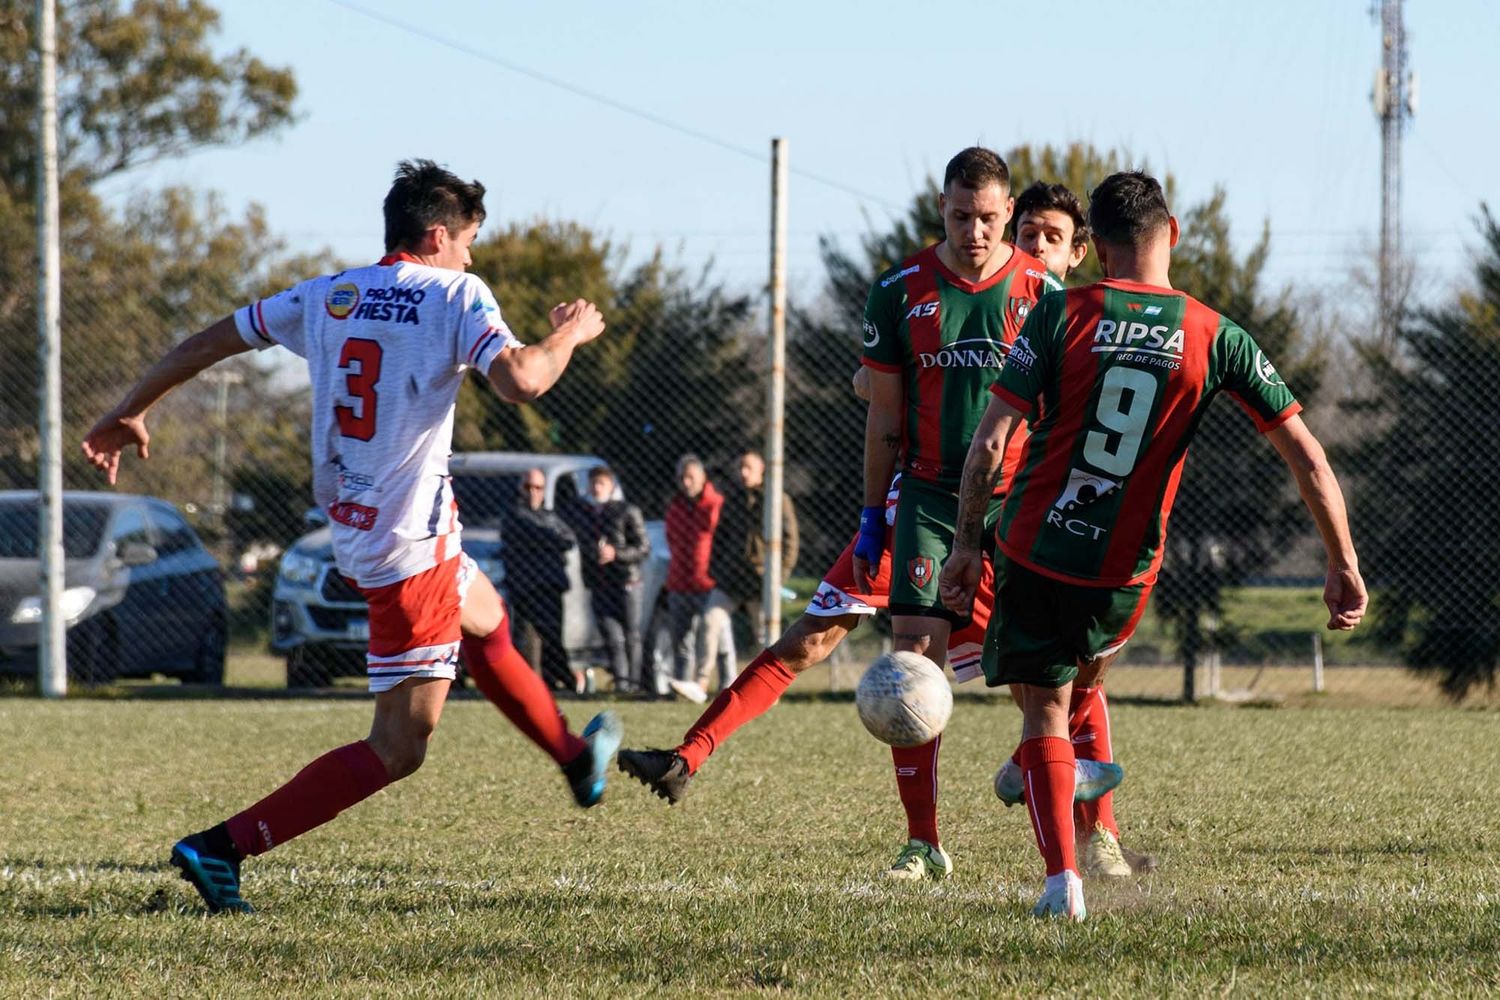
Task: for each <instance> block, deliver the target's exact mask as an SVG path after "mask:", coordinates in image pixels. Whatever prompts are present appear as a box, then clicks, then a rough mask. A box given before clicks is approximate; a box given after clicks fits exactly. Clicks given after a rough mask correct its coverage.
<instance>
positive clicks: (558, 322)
mask: <svg viewBox="0 0 1500 1000" xmlns="http://www.w3.org/2000/svg"><path fill="white" fill-rule="evenodd" d="M547 319H548V320H550V321H551V323H552V329H553V330H561V329H562V328H563V327H565V326H571V327H572V332H574V333H575V334H577V335H578V341H579V343H584V344H586V343H588V342H589V341H590V340H593V339H594V338H595V337H597V336H599V334H601V333H603V332H604V314H603V313H601V312H600V311H599V307H598V306H596V305H594V304H593V303H592V302H589V301H586V300H584V299H574V300H573V301H572V302H559V303H558V304H557V305H555V306H553V307H552V311H551V312H550V313H548V314H547Z"/></svg>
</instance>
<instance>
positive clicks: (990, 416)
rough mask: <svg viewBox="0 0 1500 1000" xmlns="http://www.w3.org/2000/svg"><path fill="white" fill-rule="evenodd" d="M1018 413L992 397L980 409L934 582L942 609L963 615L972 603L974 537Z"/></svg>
mask: <svg viewBox="0 0 1500 1000" xmlns="http://www.w3.org/2000/svg"><path fill="white" fill-rule="evenodd" d="M1020 416H1021V412H1020V411H1019V410H1017V409H1016V408H1015V407H1013V406H1011V405H1010V404H1009V403H1006V402H1005V401H1004V400H1001V399H998V398H992V399H991V400H990V405H989V406H988V407H986V408H985V411H984V416H983V417H982V418H981V419H980V421H979V426H978V427H977V428H975V430H974V437H973V439H972V440H971V441H970V442H969V454H968V457H967V458H965V459H964V471H963V475H962V477H961V478H960V479H959V485H958V518H957V520H956V521H955V525H954V531H953V550H952V551H951V552H950V553H949V554H948V558H947V560H946V561H945V562H944V563H943V572H942V575H941V576H939V577H938V596H940V597H941V598H942V600H943V604H945V605H946V606H947V607H948V610H950V611H953V612H955V613H957V614H968V613H969V608H970V607H971V606H972V605H973V603H974V591H975V589H976V588H978V586H979V574H980V572H981V569H982V565H981V559H982V557H981V556H980V554H979V542H980V540H981V539H980V536H981V535H982V534H983V532H984V515H985V511H986V510H988V509H989V503H990V497H991V496H993V495H994V492H995V481H996V480H997V479H999V477H1000V469H1001V465H1002V464H1003V463H1004V460H1005V445H1006V442H1007V441H1009V440H1010V435H1011V433H1012V432H1013V431H1014V429H1015V427H1016V424H1017V421H1018V420H1019V418H1020Z"/></svg>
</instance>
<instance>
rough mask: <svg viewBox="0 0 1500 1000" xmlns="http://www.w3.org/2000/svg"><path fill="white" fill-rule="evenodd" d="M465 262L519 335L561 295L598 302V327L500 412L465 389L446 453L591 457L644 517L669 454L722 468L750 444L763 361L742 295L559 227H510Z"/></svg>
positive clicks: (758, 421)
mask: <svg viewBox="0 0 1500 1000" xmlns="http://www.w3.org/2000/svg"><path fill="white" fill-rule="evenodd" d="M473 255H474V272H475V273H476V274H478V275H479V276H480V277H482V278H484V279H485V280H486V281H487V282H489V283H490V284H491V285H492V286H493V287H494V288H495V289H496V294H497V295H498V296H499V298H500V302H501V308H502V310H503V311H504V313H505V316H506V321H507V322H508V323H510V324H511V325H512V327H513V328H514V329H515V330H516V331H517V334H518V335H519V336H521V337H522V339H523V340H528V341H534V340H537V339H539V338H540V337H541V336H543V335H544V334H546V333H547V332H548V331H549V330H550V326H549V324H548V322H547V318H546V317H547V312H548V310H550V309H551V308H552V307H553V306H554V305H556V304H557V303H559V302H562V301H571V300H572V299H574V298H586V299H589V300H591V301H593V302H596V303H598V305H599V307H600V309H601V310H602V311H603V313H604V317H605V320H606V322H607V323H608V328H607V329H606V331H605V333H604V336H603V337H601V338H600V339H599V340H596V341H594V342H593V343H591V344H588V345H587V346H585V347H584V348H583V349H582V350H580V351H578V352H576V353H575V354H574V356H573V361H572V363H571V364H570V366H569V368H568V372H567V374H566V375H565V376H564V378H563V379H562V380H561V381H559V382H558V384H557V385H556V387H554V388H553V389H552V390H551V391H550V392H548V393H547V394H546V395H545V396H543V397H542V398H541V399H539V400H537V401H536V402H535V403H533V404H530V405H527V406H519V407H517V406H509V405H505V404H502V403H500V402H499V401H498V400H497V399H496V398H495V397H494V395H493V394H492V393H491V392H490V391H489V389H488V388H486V387H484V386H482V385H478V384H474V383H471V384H470V385H468V386H466V387H465V392H464V394H463V396H462V397H461V398H460V410H459V414H458V425H459V429H458V430H457V431H456V433H455V437H454V447H455V448H456V449H476V448H491V449H512V450H522V451H541V452H589V453H594V454H598V455H600V456H601V457H603V458H604V459H605V460H606V461H608V462H609V463H610V464H611V465H614V466H616V467H617V468H618V470H619V472H620V475H621V478H622V480H623V482H624V484H625V487H626V489H627V491H628V492H629V494H630V496H631V498H632V499H633V500H635V501H636V502H637V503H639V504H640V505H641V507H642V509H643V510H644V511H646V512H648V516H654V515H656V514H658V513H659V512H660V511H661V509H662V507H663V506H664V505H665V502H666V500H667V498H668V496H669V495H670V493H671V491H672V490H673V489H674V488H675V476H674V466H675V463H676V461H677V457H678V456H679V455H681V454H682V453H684V452H688V451H693V452H697V453H699V454H700V455H701V456H702V457H703V458H705V459H706V460H708V461H709V463H710V465H716V464H717V465H721V466H722V465H724V464H726V463H727V462H728V460H729V459H730V458H732V457H733V455H734V454H735V452H736V451H737V450H738V449H741V448H744V447H746V446H747V445H749V444H751V443H752V442H754V441H757V440H759V438H760V436H761V434H762V428H763V419H762V417H761V413H762V411H763V409H764V407H763V406H761V405H760V403H759V400H760V394H761V392H762V390H761V389H760V387H759V378H760V375H759V372H760V371H761V367H762V366H761V362H760V357H759V355H760V352H759V351H758V349H757V348H758V344H759V343H760V339H759V337H758V336H757V335H756V334H755V332H754V331H752V330H751V329H750V325H749V323H750V316H751V306H750V300H749V299H748V298H747V297H744V296H736V295H731V294H729V293H728V292H726V291H725V290H724V289H723V288H722V286H720V285H718V284H716V283H715V282H713V281H712V280H711V276H710V274H709V273H708V271H707V270H706V269H705V271H703V272H702V273H700V274H698V275H696V276H694V275H690V274H688V273H687V272H685V271H683V270H681V269H678V268H675V267H673V266H671V265H669V264H668V263H667V262H666V261H665V260H664V259H663V257H662V255H661V253H660V251H658V252H657V253H656V254H655V255H653V256H652V257H650V258H648V259H646V260H645V261H643V262H641V263H639V264H637V265H634V266H627V265H626V264H625V261H624V257H625V254H624V251H623V250H617V249H616V248H615V247H613V246H612V245H611V244H610V243H608V242H607V241H601V240H599V238H598V237H597V236H595V235H594V234H593V233H592V232H590V231H589V230H588V229H586V228H584V227H582V226H579V225H576V224H571V223H551V222H535V223H530V224H513V225H511V226H509V227H507V228H506V229H503V230H501V231H499V232H497V233H495V234H494V235H493V236H491V237H486V238H484V239H482V240H481V241H480V242H478V243H476V244H475V247H474V250H473Z"/></svg>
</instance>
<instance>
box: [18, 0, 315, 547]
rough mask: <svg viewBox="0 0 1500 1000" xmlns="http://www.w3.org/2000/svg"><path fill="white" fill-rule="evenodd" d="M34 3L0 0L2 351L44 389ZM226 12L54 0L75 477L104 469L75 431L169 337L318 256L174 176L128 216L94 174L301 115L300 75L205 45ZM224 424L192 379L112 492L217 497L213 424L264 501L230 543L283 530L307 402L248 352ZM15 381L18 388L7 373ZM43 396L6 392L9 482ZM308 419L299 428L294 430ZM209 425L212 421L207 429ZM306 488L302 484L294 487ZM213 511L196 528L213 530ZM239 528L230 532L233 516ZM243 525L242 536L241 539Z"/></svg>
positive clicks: (187, 1) (71, 471)
mask: <svg viewBox="0 0 1500 1000" xmlns="http://www.w3.org/2000/svg"><path fill="white" fill-rule="evenodd" d="M32 7H33V5H32V4H30V3H24V2H21V0H0V356H4V357H6V358H14V359H16V363H15V366H14V368H11V369H8V373H10V374H12V376H13V377H14V378H15V379H16V383H17V384H18V385H26V386H28V387H30V386H34V385H36V384H37V381H38V378H37V376H36V374H35V373H36V363H35V361H34V360H31V359H34V358H35V357H36V298H35V296H36V286H37V276H36V270H35V268H36V263H35V261H36V252H35V215H34V183H33V182H34V175H33V169H34V166H33V161H34V158H35V131H34V128H33V120H32V118H33V114H34V108H35V87H36V80H35V65H36V61H35V59H34V58H32V57H31V56H30V54H29V47H30V46H31V45H32V38H31V35H30V15H31V10H32ZM217 25H218V14H217V12H216V11H215V10H214V9H213V8H212V7H210V6H208V5H207V4H205V3H202V2H199V0H137V2H135V3H131V4H128V5H122V4H120V3H116V2H105V0H94V2H77V3H64V4H61V5H60V10H59V23H58V43H59V67H58V77H59V81H60V82H59V87H60V92H59V132H60V136H59V140H60V147H61V156H62V163H63V168H64V170H63V175H62V179H61V190H60V195H61V201H62V204H61V217H62V227H63V232H62V247H63V260H62V264H63V274H62V279H63V303H62V306H63V308H62V371H63V382H64V391H63V441H64V477H65V481H66V482H67V484H68V485H69V486H70V487H74V488H97V487H98V486H99V485H100V480H99V478H98V476H97V474H96V473H94V472H93V470H91V469H89V468H87V467H86V466H85V465H84V463H83V462H82V460H81V456H80V455H79V453H78V451H77V442H78V440H79V439H80V438H81V437H82V435H83V433H84V431H86V430H87V428H88V427H89V426H90V425H91V424H92V423H93V422H94V420H95V419H97V418H98V417H99V416H100V415H101V414H103V413H104V412H105V411H107V410H108V409H109V408H110V407H111V406H112V405H114V403H115V402H116V401H117V400H118V398H119V396H120V394H121V391H122V389H123V386H124V385H125V384H127V383H128V381H129V380H132V379H134V378H135V377H136V376H137V375H138V374H139V373H140V372H142V371H143V370H144V369H145V368H146V367H147V366H148V365H149V364H151V363H152V362H154V361H155V360H156V359H157V358H158V357H160V356H161V355H162V354H163V353H164V352H165V351H166V350H167V349H168V348H170V347H171V345H172V344H174V343H176V342H177V341H178V340H181V339H182V338H183V337H185V336H187V335H189V334H191V333H193V332H195V331H196V330H198V329H201V328H202V327H204V326H207V325H208V324H209V323H211V322H213V321H214V320H216V319H218V318H220V317H221V316H223V315H225V314H226V313H228V312H229V311H230V310H231V309H233V308H234V307H236V306H239V305H243V304H244V303H245V302H247V301H251V300H253V299H255V298H258V297H260V296H262V295H265V294H267V293H269V292H271V291H274V290H277V289H279V288H282V287H285V286H286V285H287V284H289V283H291V282H292V281H294V280H298V279H300V278H302V277H305V276H306V274H307V273H308V272H309V271H312V270H314V269H315V268H316V266H317V265H316V263H315V262H314V260H313V259H312V258H308V257H298V256H294V255H292V254H291V253H290V252H289V251H288V248H287V246H286V245H285V244H284V243H283V242H282V241H281V240H279V239H277V238H276V237H275V236H273V235H272V234H271V232H270V231H269V229H268V227H267V225H266V222H265V218H264V216H263V215H262V213H261V212H260V210H259V209H256V208H252V209H251V210H250V211H249V212H247V213H246V215H245V217H244V218H242V219H231V218H229V217H227V216H226V214H225V212H224V210H223V209H222V207H221V205H220V203H219V202H218V200H217V199H216V198H214V197H213V196H211V195H203V194H200V193H196V192H193V191H190V190H187V189H168V190H165V191H161V192H157V193H153V194H147V195H142V196H140V197H139V198H137V199H136V200H134V201H132V202H131V203H130V204H128V205H127V206H126V207H125V208H124V209H123V210H122V211H120V212H118V213H117V212H112V211H110V210H109V209H107V208H106V207H105V206H104V205H103V203H102V202H101V201H100V200H99V198H98V197H97V196H96V194H95V192H94V190H93V184H94V183H95V182H97V181H98V180H99V179H101V178H103V177H107V176H110V175H112V174H116V173H119V172H120V171H122V170H127V169H129V168H131V167H133V166H137V165H140V164H142V163H146V162H150V161H152V160H156V159H160V158H163V157H169V156H176V155H181V154H183V153H185V152H188V151H190V150H193V149H196V148H200V147H205V146H213V145H225V144H231V143H236V142H240V141H243V140H245V139H248V138H251V137H253V136H257V135H261V134H264V133H266V132H268V131H271V130H274V129H275V128H277V127H280V126H282V125H284V124H286V123H288V122H289V121H290V120H291V115H292V110H291V103H292V100H293V98H294V97H295V94H296V86H295V84H294V82H293V80H292V76H291V74H290V72H289V71H286V70H279V69H273V68H271V67H268V66H266V65H265V64H264V63H262V62H260V61H259V60H258V59H256V58H254V57H253V56H251V55H249V54H248V53H247V52H245V51H244V50H242V49H241V50H236V51H233V52H229V53H226V54H219V53H216V52H215V51H214V50H213V49H212V47H211V46H210V41H211V36H212V35H213V33H214V32H215V31H216V29H217ZM225 367H226V368H227V369H231V370H232V371H233V372H234V373H236V374H238V376H239V377H240V378H241V379H242V380H243V381H242V382H241V383H239V384H237V385H236V386H235V387H234V388H233V389H232V390H231V396H230V407H229V409H230V410H231V412H232V413H233V433H229V429H230V428H229V426H228V421H227V420H226V422H225V424H223V425H221V424H220V423H219V416H218V405H217V404H218V392H219V390H218V387H217V386H214V385H211V384H208V383H206V382H204V381H198V382H195V383H192V384H190V385H189V386H187V387H184V388H183V389H181V390H179V391H178V392H177V393H175V394H174V395H173V396H172V397H169V399H168V400H167V401H166V402H164V403H163V404H162V405H161V407H159V408H158V409H157V410H156V411H155V413H154V414H153V421H152V434H153V442H152V444H153V448H154V449H155V453H156V454H157V455H158V456H159V457H157V458H155V459H154V460H153V461H152V462H151V463H150V464H149V465H142V464H139V463H136V462H126V463H124V464H123V465H122V468H121V482H120V488H121V489H124V490H133V491H137V492H142V493H151V494H156V495H160V496H165V497H168V498H170V499H172V500H174V501H176V502H178V503H179V504H183V505H184V506H187V507H188V508H189V510H191V509H193V507H195V506H196V507H200V508H204V509H206V508H207V506H208V503H209V501H210V499H211V490H212V486H211V484H212V481H213V478H214V449H213V446H212V438H211V437H209V434H211V433H212V432H213V431H215V430H216V431H217V432H218V433H220V434H223V435H224V436H225V437H226V439H227V443H226V454H225V459H226V469H225V474H226V479H228V480H231V481H234V482H237V483H239V484H241V485H242V486H244V488H245V489H246V490H247V492H249V493H250V495H252V496H254V497H256V499H257V502H258V503H260V504H263V505H265V506H264V508H263V509H262V510H261V511H260V512H259V516H248V517H242V518H240V522H241V524H240V530H238V531H235V534H236V536H237V539H238V540H239V541H242V542H244V541H250V540H253V539H254V538H271V539H274V540H277V541H284V540H285V536H286V529H285V528H284V527H283V528H282V529H280V530H273V529H272V528H271V527H270V522H271V521H272V520H274V519H276V518H277V517H278V516H279V515H280V514H281V513H284V512H285V511H286V509H289V508H292V507H295V512H294V513H293V514H292V518H291V520H290V522H289V523H290V524H291V525H292V526H295V525H297V524H298V523H299V521H298V519H297V514H300V511H301V508H302V506H303V505H304V504H305V499H303V498H305V496H306V488H305V484H306V481H307V477H308V473H307V457H306V454H307V445H306V441H305V431H303V430H302V428H304V427H305V421H304V420H302V419H299V416H305V411H306V402H305V400H304V399H302V398H301V395H300V394H298V393H295V392H293V391H291V390H290V389H289V388H287V387H286V386H284V385H278V384H277V382H276V380H275V379H274V377H273V375H274V373H273V372H272V371H271V370H270V369H269V368H267V367H266V366H264V365H261V364H259V363H257V362H255V361H254V360H251V359H249V358H245V359H240V360H237V361H234V362H230V363H228V364H226V365H225ZM6 388H7V389H8V388H10V386H6ZM36 405H37V404H36V396H35V393H34V392H15V391H6V392H3V393H0V484H3V485H6V486H29V485H32V484H34V483H35V481H36V471H35V467H36V461H37V451H38V439H37V431H36V423H37V421H36ZM289 422H290V426H292V427H296V428H297V429H298V434H297V435H296V436H295V437H292V436H290V435H289V434H288V433H287V430H286V428H287V427H288V424H289ZM206 432H207V433H206ZM293 487H295V488H296V492H292V488H293ZM223 526H224V525H222V524H221V523H220V522H219V521H218V520H217V519H214V520H211V521H208V522H203V521H200V522H199V527H200V529H208V530H209V531H210V532H216V531H217V530H218V529H220V528H221V527H223ZM229 527H230V528H231V530H234V527H235V526H234V525H232V524H231V525H229ZM245 531H250V532H251V534H249V535H245V534H244V532H245Z"/></svg>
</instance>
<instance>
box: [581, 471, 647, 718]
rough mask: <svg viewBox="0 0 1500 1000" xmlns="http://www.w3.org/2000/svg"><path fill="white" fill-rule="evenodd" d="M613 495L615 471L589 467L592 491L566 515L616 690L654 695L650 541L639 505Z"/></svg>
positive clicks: (614, 492)
mask: <svg viewBox="0 0 1500 1000" xmlns="http://www.w3.org/2000/svg"><path fill="white" fill-rule="evenodd" d="M615 494H616V483H615V474H614V472H613V470H611V469H610V467H609V466H607V465H596V466H594V467H593V468H592V469H590V470H589V491H588V495H586V496H583V497H579V498H578V501H577V504H576V505H575V506H574V507H573V508H572V509H571V510H570V511H569V512H568V515H569V519H570V520H571V521H572V523H573V531H574V533H575V534H576V535H577V536H578V552H579V556H580V557H581V558H582V561H583V582H584V585H585V586H587V587H588V588H589V601H590V603H591V604H592V606H593V609H594V620H595V621H596V622H597V623H598V625H599V632H600V634H601V635H602V636H604V642H605V645H606V646H607V647H608V648H609V665H610V671H611V672H612V673H613V674H614V678H615V690H616V691H619V692H621V693H634V692H641V693H645V694H651V693H654V692H655V690H656V668H655V665H654V664H652V663H643V662H642V659H641V564H642V563H643V562H645V561H646V558H647V557H648V556H649V555H650V554H651V542H650V540H649V539H647V537H646V523H645V521H644V520H643V519H642V518H641V511H640V508H639V507H637V506H636V505H635V504H632V503H627V502H626V501H624V500H621V499H618V498H617V497H616V496H615ZM643 672H644V674H645V676H642V674H643Z"/></svg>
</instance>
